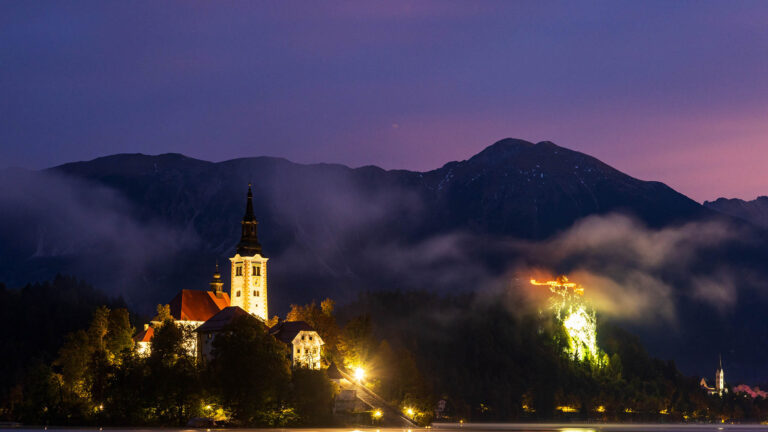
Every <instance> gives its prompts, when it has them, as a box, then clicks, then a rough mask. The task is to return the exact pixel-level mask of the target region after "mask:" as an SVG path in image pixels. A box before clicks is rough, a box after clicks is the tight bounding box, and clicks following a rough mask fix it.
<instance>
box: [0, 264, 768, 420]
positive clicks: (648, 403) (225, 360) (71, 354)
mask: <svg viewBox="0 0 768 432" xmlns="http://www.w3.org/2000/svg"><path fill="white" fill-rule="evenodd" d="M0 295H2V300H3V301H2V303H1V304H2V307H3V315H2V317H3V320H4V323H5V324H6V325H7V327H6V328H16V329H18V330H19V331H18V333H17V334H15V335H9V334H8V333H7V332H6V333H5V334H4V335H3V338H4V339H3V340H2V344H3V345H2V346H3V347H4V348H6V349H5V351H4V352H5V353H9V354H8V355H6V356H4V357H3V359H2V361H3V362H4V363H3V366H4V370H9V371H14V372H13V373H12V374H8V375H6V376H4V377H3V380H4V381H3V393H2V405H0V414H1V415H2V418H3V419H7V420H16V421H22V422H25V423H30V424H51V425H89V424H90V425H122V426H140V425H141V426H143V425H147V426H149V425H163V426H175V425H184V424H186V422H187V421H188V420H189V419H190V418H194V417H206V418H214V419H217V420H221V421H223V422H225V423H227V424H229V425H233V426H273V427H274V426H292V425H296V426H299V425H304V426H310V425H311V426H323V425H338V424H339V421H340V419H339V418H334V416H332V414H331V413H332V403H333V396H334V394H335V392H337V391H338V388H336V387H335V385H334V384H333V383H332V382H331V381H330V380H329V379H328V377H327V376H326V374H325V373H324V372H322V371H311V370H305V369H292V368H291V367H290V362H289V360H288V359H289V356H288V351H287V347H286V346H285V345H283V344H282V343H280V342H278V341H276V340H275V339H274V338H273V337H272V336H270V335H269V334H268V332H267V327H266V325H265V324H264V323H261V322H259V321H258V320H256V319H252V318H249V317H245V318H242V319H240V320H237V321H236V322H235V323H234V324H232V325H231V327H230V328H229V331H228V332H226V333H223V334H222V335H221V336H220V337H218V338H217V339H216V340H215V342H214V353H213V359H212V360H211V361H210V362H208V363H207V364H199V363H198V362H196V361H195V359H194V358H192V357H190V356H189V354H188V353H187V351H186V349H185V348H184V344H183V340H184V332H185V330H184V329H183V328H182V327H179V326H177V325H176V324H175V323H174V322H173V320H172V319H168V318H169V317H168V316H167V309H164V308H162V307H161V308H159V310H158V316H157V317H155V319H156V320H158V321H163V322H164V323H163V324H162V325H161V326H158V327H157V328H156V330H155V336H154V338H153V340H152V350H151V354H150V355H149V356H147V357H142V356H139V355H137V354H136V352H135V350H134V349H133V341H132V338H131V336H132V335H133V334H134V333H135V325H136V323H135V322H134V321H133V320H132V317H131V316H130V314H129V313H128V311H127V310H126V309H125V308H122V307H120V306H121V305H120V304H118V302H111V301H109V299H106V298H105V297H104V296H102V295H99V294H98V293H97V292H95V291H93V290H92V289H91V288H90V287H88V286H87V285H85V284H82V283H80V282H77V281H76V280H74V279H69V278H57V279H56V280H55V281H53V282H52V283H50V284H39V285H32V286H28V287H25V288H24V289H22V290H7V289H4V288H3V289H2V290H0ZM98 304H107V305H109V306H98ZM41 317H48V318H49V319H41ZM286 319H287V320H304V321H307V322H308V323H309V324H310V325H312V326H313V327H314V328H315V329H316V330H317V331H318V332H319V333H320V335H321V336H322V338H323V340H324V341H325V347H324V349H325V350H324V357H325V363H326V364H330V363H331V362H334V363H336V364H338V365H343V366H346V367H347V368H349V369H354V368H355V367H363V368H364V369H365V370H366V379H365V384H366V385H367V386H368V387H369V388H370V389H371V390H372V391H374V392H375V393H377V394H378V395H379V396H381V397H382V398H383V399H384V400H386V401H387V402H388V403H389V404H390V405H391V406H393V407H396V408H397V409H399V410H400V411H401V412H403V413H406V412H407V413H408V415H409V416H411V417H413V418H414V419H415V420H416V421H418V422H419V423H422V424H426V423H428V422H430V421H431V420H433V418H434V416H435V407H436V406H438V401H441V400H443V401H445V404H440V405H444V406H445V407H446V408H445V410H444V411H442V412H440V413H439V414H440V415H441V416H442V417H443V418H444V419H446V420H465V421H514V420H544V419H546V420H550V419H563V418H567V419H582V420H587V419H588V420H605V421H667V422H678V421H712V422H719V421H722V420H733V421H764V420H766V419H768V401H766V400H764V399H761V398H758V399H751V398H749V397H745V396H743V395H734V394H732V393H730V392H729V393H728V394H726V395H725V396H724V397H718V396H710V395H707V394H706V392H704V391H703V390H702V389H700V388H699V386H698V379H697V378H693V377H686V376H684V375H683V374H681V373H680V372H679V371H678V369H677V368H676V367H675V365H674V363H672V362H668V361H662V360H659V359H655V358H652V357H651V356H649V355H648V353H647V352H646V351H645V350H644V349H643V347H642V345H641V344H640V342H639V341H638V340H637V339H636V338H635V337H633V336H632V335H630V334H627V333H626V332H624V331H622V330H621V329H619V328H616V327H613V326H610V325H606V324H603V325H601V326H600V327H599V329H598V336H599V344H600V346H601V348H602V349H603V351H605V360H604V362H603V365H601V366H596V365H593V364H590V363H586V362H585V363H581V362H576V361H573V360H572V359H570V358H569V357H568V356H567V355H566V354H565V350H564V347H565V346H564V340H565V337H564V334H563V328H562V326H561V325H559V323H558V322H557V321H556V320H554V319H553V317H551V316H550V315H549V314H548V313H546V312H544V313H542V312H539V310H538V309H537V308H535V307H532V305H529V304H527V303H526V302H525V301H522V300H520V299H519V298H518V297H517V296H515V295H513V294H511V293H502V294H499V293H497V294H489V293H487V292H486V293H475V294H462V295H454V296H448V295H439V294H435V293H429V292H414V291H407V292H399V291H389V292H366V293H363V294H361V295H360V296H359V297H358V298H357V299H356V300H355V301H353V302H351V303H348V304H346V305H344V306H342V307H341V308H335V307H334V302H333V301H331V300H325V301H323V302H321V303H320V304H319V305H318V304H316V303H314V302H313V303H310V304H307V305H294V306H292V308H291V311H290V312H289V313H288V315H287V316H286ZM13 320H18V321H13ZM273 320H274V319H273ZM11 324H13V325H11ZM35 333H37V334H35ZM5 367H7V368H8V369H5ZM359 419H360V417H358V420H359Z"/></svg>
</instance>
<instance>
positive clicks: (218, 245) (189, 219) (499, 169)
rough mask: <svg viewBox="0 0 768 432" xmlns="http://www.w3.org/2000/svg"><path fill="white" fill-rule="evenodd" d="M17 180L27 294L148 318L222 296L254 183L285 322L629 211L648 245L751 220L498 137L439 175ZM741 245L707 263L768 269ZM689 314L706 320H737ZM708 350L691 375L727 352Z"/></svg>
mask: <svg viewBox="0 0 768 432" xmlns="http://www.w3.org/2000/svg"><path fill="white" fill-rule="evenodd" d="M17 174H18V173H16V174H14V172H11V171H8V170H4V171H0V181H2V182H3V183H5V184H15V185H16V186H17V187H16V188H7V189H5V190H1V191H0V210H2V211H1V212H0V280H4V281H5V282H6V283H7V285H9V286H19V285H22V284H24V283H27V282H30V281H35V280H45V279H50V278H51V277H52V276H53V275H55V274H56V273H68V274H74V275H77V276H78V277H81V278H85V279H86V280H88V281H89V282H91V283H93V284H94V285H95V286H97V287H99V288H101V289H102V290H104V291H108V292H111V293H115V294H122V295H123V296H124V298H125V299H126V301H128V302H129V303H130V304H132V305H133V306H135V307H138V308H139V309H140V310H142V311H145V312H148V311H150V310H151V309H152V308H153V307H154V305H156V304H157V303H159V302H163V301H168V300H170V298H171V297H172V296H173V294H174V293H175V292H177V291H178V290H179V289H181V288H188V289H189V288H192V289H194V288H197V289H205V288H206V287H207V281H208V280H209V279H210V276H211V273H212V271H213V264H214V263H215V262H216V261H219V262H226V259H227V258H228V257H229V256H231V255H232V253H233V251H234V249H235V245H236V244H237V241H238V240H239V234H240V220H241V218H242V212H243V206H244V203H245V191H246V188H247V184H248V183H252V184H253V193H254V210H255V213H256V217H257V219H258V220H259V239H260V242H261V244H262V246H263V248H264V251H265V254H266V256H268V257H270V259H271V260H270V287H272V288H271V291H270V309H271V310H272V311H273V313H274V311H284V310H286V309H287V308H288V305H289V304H291V303H302V302H306V301H310V300H311V299H313V298H314V299H318V298H321V297H326V296H327V297H332V298H335V299H337V300H340V301H343V300H344V299H349V298H350V297H352V298H353V297H354V296H355V295H356V293H358V292H360V291H365V290H380V289H403V290H410V289H425V290H436V291H441V290H443V291H447V292H457V291H461V290H468V289H481V288H483V287H486V286H488V287H493V289H497V286H495V285H493V284H498V283H499V281H501V280H503V279H504V278H505V277H506V275H507V272H508V271H510V268H511V267H513V266H515V265H517V264H518V263H520V264H523V265H532V266H536V265H547V263H546V260H547V259H548V256H547V255H546V254H544V255H542V254H541V253H540V252H537V253H534V252H535V251H536V250H540V249H541V248H540V247H538V246H536V245H538V244H548V243H552V242H553V241H554V242H557V241H560V240H558V239H561V237H562V236H563V234H564V233H566V232H568V231H569V230H570V229H571V228H573V227H574V226H577V227H578V226H579V224H580V223H581V221H584V220H586V219H588V218H592V219H590V220H592V222H591V223H592V224H594V223H607V224H615V222H616V220H617V219H616V218H615V215H616V214H622V215H628V216H629V217H630V220H632V221H635V222H632V223H633V224H635V225H637V226H638V228H637V229H640V230H641V232H640V234H638V235H645V236H651V237H652V238H656V237H658V235H657V234H654V233H655V232H657V231H658V232H668V233H666V234H663V237H661V239H662V240H664V239H665V238H667V237H669V236H670V235H672V238H676V237H675V236H678V235H679V234H678V233H677V231H676V230H678V228H679V227H685V226H689V225H691V224H699V223H704V222H706V221H711V220H721V221H725V222H726V223H728V224H731V223H733V221H737V223H742V224H745V223H743V222H740V221H739V220H737V219H733V218H732V217H730V216H726V215H723V214H721V213H719V212H717V211H715V210H713V209H710V208H706V207H704V206H702V205H701V204H699V203H697V202H695V201H693V200H692V199H690V198H688V197H686V196H685V195H683V194H681V193H679V192H677V191H675V190H674V189H672V188H670V187H669V186H667V185H665V184H663V183H661V182H654V181H644V180H639V179H636V178H634V177H631V176H629V175H626V174H624V173H622V172H621V171H619V170H617V169H615V168H613V167H611V166H610V165H607V164H605V163H603V162H602V161H600V160H598V159H596V158H594V157H592V156H590V155H587V154H584V153H581V152H576V151H573V150H569V149H567V148H565V147H560V146H558V145H556V144H554V143H551V142H548V141H542V142H539V143H535V144H534V143H531V142H528V141H524V140H516V139H503V140H499V141H497V142H495V143H494V144H492V145H490V146H488V147H487V148H485V149H484V150H482V151H480V152H478V153H477V154H476V155H473V156H472V157H469V158H467V159H465V160H462V161H452V162H449V163H446V164H444V165H443V166H442V167H439V168H436V169H433V170H429V171H408V170H399V169H394V170H385V169H382V168H380V167H376V166H362V167H357V168H351V167H348V166H345V165H342V164H299V163H295V162H292V161H290V160H288V159H284V158H274V157H269V156H257V157H248V158H236V159H230V160H226V161H221V162H209V161H204V160H199V159H195V158H190V157H187V156H184V155H182V154H178V153H165V154H161V155H154V156H153V155H142V154H136V153H131V154H118V155H109V156H103V157H101V158H96V159H93V160H91V161H82V162H72V163H67V164H62V165H59V166H56V167H51V168H48V169H45V170H41V171H28V172H26V174H25V175H24V176H20V175H17ZM612 215H613V216H612ZM595 218H597V219H595ZM601 218H602V219H601ZM621 220H623V219H621ZM621 220H620V221H621ZM620 223H625V222H620ZM702 226H706V225H702ZM642 227H647V228H642ZM610 229H611V230H613V231H609V232H615V229H616V227H615V226H614V227H612V228H610ZM642 230H645V231H642ZM664 230H666V231H664ZM670 233H672V234H670ZM597 235H600V234H599V232H598V234H597ZM653 236H656V237H653ZM618 247H619V249H618V250H617V253H618V254H621V249H622V245H621V244H619V245H618ZM528 249H531V250H530V251H529V250H528ZM730 250H731V249H728V248H724V249H723V250H722V251H714V252H713V251H707V253H706V254H704V255H702V257H701V258H697V260H699V261H702V260H704V261H702V262H701V263H698V261H697V264H696V265H697V266H700V268H701V269H704V270H707V271H708V268H710V267H713V266H712V265H709V263H710V262H711V263H719V262H723V260H728V259H731V258H729V256H737V257H738V259H739V260H751V261H755V262H762V261H761V260H762V258H761V257H762V256H763V255H761V254H760V253H762V252H760V253H753V251H752V250H749V251H746V252H745V251H741V250H737V252H735V253H733V254H732V253H731V252H729V251H730ZM587 252H589V251H587ZM593 252H594V251H593ZM596 252H600V251H596ZM590 253H592V252H590ZM729 254H731V255H729ZM542 259H543V260H544V261H542ZM574 259H575V258H574ZM579 259H582V258H579ZM583 259H585V260H587V261H586V262H592V263H593V264H597V265H598V267H599V265H600V261H599V260H598V261H595V257H593V256H591V255H589V254H587V255H586V256H584V257H583ZM707 260H709V261H707ZM561 264H562V267H557V268H552V271H557V272H565V273H567V272H569V271H570V270H572V269H574V261H573V260H571V261H566V262H564V263H561ZM576 264H578V263H577V262H576ZM750 265H752V264H750ZM228 267H229V266H224V267H223V268H222V273H223V275H222V276H223V278H224V279H225V280H227V278H228V272H229V268H228ZM672 267H674V266H672ZM697 268H698V267H697ZM610 270H611V269H610V268H608V269H606V271H610ZM614 270H615V269H614ZM697 271H698V270H697ZM677 273H678V272H676V271H672V275H671V276H669V277H670V278H671V279H670V281H668V282H667V283H669V284H671V285H672V286H674V287H675V289H676V290H677V291H678V292H679V293H680V294H679V295H688V294H684V293H685V292H686V290H688V289H691V288H688V287H686V286H685V285H681V286H680V287H677V286H676V284H678V283H681V281H683V282H685V280H684V279H685V277H686V276H687V275H682V276H680V275H677ZM688 276H689V275H688ZM691 278H692V277H691ZM694 279H695V278H694ZM709 289H712V288H709ZM758 304H762V303H759V302H757V303H754V305H758ZM686 307H687V306H686ZM755 307H757V306H755ZM690 308H691V312H686V313H690V314H692V316H693V318H692V322H695V323H697V325H699V324H702V325H703V324H706V325H709V326H715V325H717V323H719V322H720V321H718V320H727V319H729V318H728V317H727V316H724V317H723V318H718V320H715V319H713V318H712V317H711V316H709V315H707V316H706V318H702V317H701V312H700V311H701V308H700V306H699V305H697V304H695V303H690ZM734 313H735V312H734ZM753 327H754V328H755V329H758V328H760V326H753ZM752 331H757V330H750V332H752ZM750 334H752V333H744V337H747V336H749V335H750ZM725 339H728V337H725ZM730 339H731V340H734V342H733V343H734V344H736V342H735V340H736V339H735V338H730ZM665 340H666V339H665ZM691 340H693V339H691ZM696 343H697V344H699V345H697V347H698V348H697V349H696V350H693V351H692V353H693V354H690V356H694V357H695V358H694V359H687V360H685V361H686V362H688V364H693V365H694V366H691V367H697V366H695V365H696V364H698V363H697V362H698V361H699V360H697V359H699V358H703V357H706V356H709V355H710V354H711V353H710V352H709V351H708V350H712V349H715V348H713V347H709V346H708V345H706V344H704V342H696ZM657 345H659V344H657ZM661 345H663V344H661ZM677 345H679V344H677ZM739 347H741V345H739ZM660 349H663V350H666V351H663V352H674V347H673V348H672V349H668V348H663V347H662V348H660ZM739 349H742V348H739ZM657 352H658V351H657ZM675 355H677V354H675Z"/></svg>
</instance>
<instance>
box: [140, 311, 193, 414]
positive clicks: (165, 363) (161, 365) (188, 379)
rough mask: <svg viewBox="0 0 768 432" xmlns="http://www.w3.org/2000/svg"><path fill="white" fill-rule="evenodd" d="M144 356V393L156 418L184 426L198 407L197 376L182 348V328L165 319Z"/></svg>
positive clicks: (188, 356) (184, 349)
mask: <svg viewBox="0 0 768 432" xmlns="http://www.w3.org/2000/svg"><path fill="white" fill-rule="evenodd" d="M151 347H152V351H151V354H150V355H149V358H148V359H147V367H148V374H147V381H146V384H147V385H146V389H147V396H149V397H150V398H151V399H150V400H152V401H153V404H154V407H155V413H156V416H157V421H158V422H160V423H161V424H164V425H170V424H175V425H184V424H185V423H186V421H187V420H188V419H189V418H190V417H192V416H193V415H195V414H198V412H199V409H200V406H199V405H200V404H199V401H200V397H199V395H200V392H201V386H200V376H199V374H198V371H197V368H196V366H195V359H194V358H193V357H192V356H191V355H189V353H188V351H187V350H186V348H185V347H184V330H183V329H182V328H181V327H180V326H178V325H177V324H176V323H175V322H174V321H173V320H170V319H169V320H166V321H165V322H164V323H163V324H162V325H161V326H159V327H158V328H157V329H156V330H155V336H154V337H153V338H152V342H151Z"/></svg>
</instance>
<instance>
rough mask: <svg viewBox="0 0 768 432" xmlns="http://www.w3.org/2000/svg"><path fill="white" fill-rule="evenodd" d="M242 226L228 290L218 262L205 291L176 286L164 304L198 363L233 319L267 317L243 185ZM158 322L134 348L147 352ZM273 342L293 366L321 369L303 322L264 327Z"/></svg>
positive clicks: (314, 338)
mask: <svg viewBox="0 0 768 432" xmlns="http://www.w3.org/2000/svg"><path fill="white" fill-rule="evenodd" d="M240 225H241V235H240V242H239V243H238V244H237V248H236V250H235V255H234V256H233V257H231V258H229V261H230V265H231V278H230V289H229V293H226V292H224V283H223V281H222V279H221V273H219V269H218V265H217V266H216V272H215V273H214V275H213V279H212V280H211V282H210V283H209V289H208V290H194V289H183V290H181V291H180V292H179V293H178V294H177V295H176V296H175V297H174V298H173V299H172V300H171V302H170V303H169V304H168V305H169V309H170V315H171V317H173V319H174V321H175V323H176V324H177V325H178V326H180V327H182V328H183V329H185V330H186V331H185V332H184V333H185V335H188V336H187V340H185V342H184V345H185V347H186V349H187V351H188V352H189V353H190V354H191V355H193V356H195V357H196V358H197V359H198V360H199V361H206V360H208V359H210V357H211V355H212V346H213V340H214V339H215V338H216V335H217V334H218V333H219V332H222V331H226V327H227V325H228V324H230V323H231V322H232V321H234V319H236V318H238V317H240V316H244V315H249V316H251V317H254V318H256V319H258V320H259V321H261V322H263V323H265V324H266V322H267V320H268V319H269V309H268V301H267V299H268V296H267V261H268V258H266V257H265V256H263V255H262V250H261V244H260V243H259V237H258V221H257V220H256V216H255V214H254V211H253V192H252V191H251V186H250V185H248V196H247V201H246V206H245V215H244V216H243V219H242V221H241V222H240ZM160 325H162V323H160V322H157V321H153V322H151V323H150V324H147V325H145V326H144V329H143V330H142V331H141V332H139V333H138V334H137V335H136V336H135V337H134V341H135V346H136V350H137V352H138V353H139V354H140V355H149V354H150V347H151V340H152V337H153V336H154V329H155V328H156V327H158V326H160ZM268 331H269V333H270V334H271V335H273V336H274V337H275V338H277V340H279V341H281V342H283V343H285V344H286V345H287V346H288V349H289V351H290V360H291V364H292V365H293V366H294V367H307V368H311V369H320V368H321V367H322V364H321V363H322V362H321V360H320V359H321V357H322V349H323V345H324V342H323V339H322V338H321V337H320V335H319V334H318V333H317V331H315V330H314V329H312V328H311V327H310V326H309V325H308V324H307V323H305V322H303V321H295V322H285V323H283V322H279V323H277V324H276V325H275V326H273V327H272V328H270V329H268Z"/></svg>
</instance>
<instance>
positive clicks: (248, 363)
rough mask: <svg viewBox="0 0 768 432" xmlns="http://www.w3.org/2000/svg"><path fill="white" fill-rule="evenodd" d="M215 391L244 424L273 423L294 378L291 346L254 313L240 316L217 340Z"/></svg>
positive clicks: (211, 365)
mask: <svg viewBox="0 0 768 432" xmlns="http://www.w3.org/2000/svg"><path fill="white" fill-rule="evenodd" d="M212 357H213V358H212V359H211V361H210V363H209V377H210V382H211V385H212V387H213V389H214V392H215V393H216V395H217V396H218V397H219V399H220V400H221V401H222V403H223V404H224V405H225V406H229V407H230V408H231V410H232V414H233V417H234V419H235V420H236V421H238V422H239V423H240V424H241V425H269V424H268V423H269V422H270V420H268V417H269V413H270V412H274V411H276V410H279V408H280V405H281V402H282V401H283V400H284V398H285V389H286V388H287V386H288V383H289V379H290V364H289V361H288V349H287V348H286V346H285V345H284V344H282V343H280V342H278V341H277V340H276V339H275V338H274V337H272V336H271V335H269V333H268V332H267V328H266V326H264V324H262V323H261V322H260V321H258V320H257V319H255V318H253V317H251V316H241V317H238V318H236V319H235V320H234V321H233V322H232V323H231V324H230V325H229V326H227V327H226V328H225V329H224V331H222V332H220V333H219V334H218V335H217V336H216V338H215V339H214V341H213V350H212Z"/></svg>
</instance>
